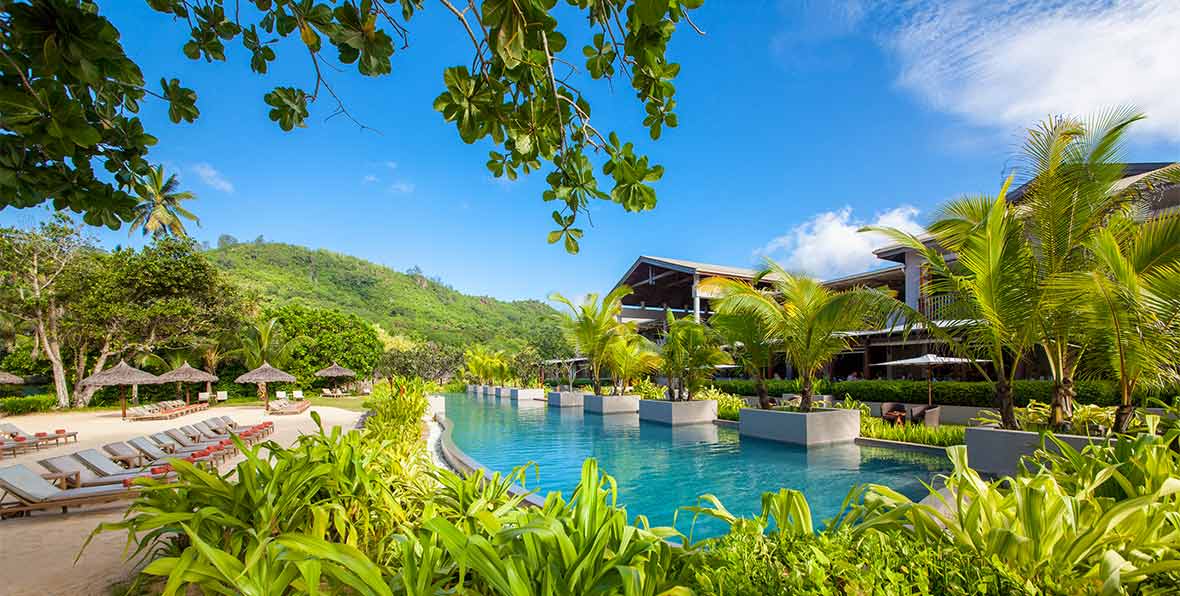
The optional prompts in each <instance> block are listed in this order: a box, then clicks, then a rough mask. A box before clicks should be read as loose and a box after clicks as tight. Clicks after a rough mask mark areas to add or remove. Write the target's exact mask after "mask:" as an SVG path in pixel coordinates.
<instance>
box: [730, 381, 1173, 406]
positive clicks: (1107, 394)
mask: <svg viewBox="0 0 1180 596" xmlns="http://www.w3.org/2000/svg"><path fill="white" fill-rule="evenodd" d="M713 384H714V385H715V386H716V387H717V388H718V389H720V390H722V391H726V392H728V393H734V394H737V395H756V394H757V393H756V392H755V390H754V382H753V381H715V382H714V383H713ZM767 385H768V386H769V389H770V395H772V396H777V395H781V394H783V393H798V392H799V391H798V382H797V381H768V382H767ZM1074 386H1075V387H1076V390H1077V402H1078V403H1080V404H1097V405H1100V406H1113V405H1117V404H1118V403H1119V393H1118V386H1117V385H1116V384H1115V383H1114V382H1113V381H1077V382H1076V383H1075V385H1074ZM1012 388H1013V394H1014V397H1015V399H1016V405H1018V406H1025V405H1028V402H1029V401H1031V400H1036V401H1039V402H1041V403H1048V402H1051V401H1052V400H1053V382H1052V381H1016V382H1015V383H1014V384H1013V387H1012ZM830 389H831V390H830V391H822V390H817V391H816V393H830V394H832V395H835V396H836V397H838V398H840V397H843V396H844V395H845V394H847V395H848V396H850V397H851V398H852V399H855V400H857V401H873V402H883V401H896V402H904V403H912V404H913V403H924V402H925V401H926V382H925V381H885V380H879V381H839V382H836V383H833V384H832V385H831V387H830ZM995 395H996V392H995V389H994V388H993V387H992V384H991V383H983V382H962V381H938V382H936V383H934V403H937V404H943V405H948V406H976V407H988V406H993V405H995ZM1156 397H1161V398H1163V399H1164V400H1165V401H1168V402H1171V401H1173V400H1174V398H1175V397H1176V393H1175V392H1174V391H1173V392H1171V394H1169V393H1168V392H1165V393H1163V394H1160V395H1157V396H1156ZM1143 399H1144V398H1143V397H1142V396H1139V397H1137V399H1136V401H1137V402H1138V403H1142V401H1143Z"/></svg>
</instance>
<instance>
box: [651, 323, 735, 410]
mask: <svg viewBox="0 0 1180 596" xmlns="http://www.w3.org/2000/svg"><path fill="white" fill-rule="evenodd" d="M666 316H667V322H668V332H667V333H666V334H665V335H664V345H663V346H662V350H661V352H662V353H661V355H662V356H663V370H664V374H665V375H666V376H667V377H668V382H669V385H670V387H669V388H670V389H671V390H670V391H669V393H668V395H669V398H670V399H672V400H676V399H685V400H691V399H692V394H693V393H695V392H696V390H697V389H699V388H700V386H701V384H703V383H704V382H705V381H706V380H708V379H710V378H712V376H713V374H714V373H715V372H717V366H718V365H722V364H733V359H732V358H730V356H729V354H726V353H725V350H722V349H721V336H720V335H719V334H718V333H717V332H716V331H715V330H713V329H711V328H710V327H708V326H706V325H703V324H701V323H698V322H697V321H695V320H694V319H693V317H683V318H680V319H677V318H675V317H674V316H672V313H671V312H670V311H669V312H668V313H666Z"/></svg>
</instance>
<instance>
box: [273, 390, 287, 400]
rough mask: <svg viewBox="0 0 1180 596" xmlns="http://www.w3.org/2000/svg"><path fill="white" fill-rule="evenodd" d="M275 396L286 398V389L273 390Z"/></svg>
mask: <svg viewBox="0 0 1180 596" xmlns="http://www.w3.org/2000/svg"><path fill="white" fill-rule="evenodd" d="M275 397H277V398H279V399H287V392H286V391H275Z"/></svg>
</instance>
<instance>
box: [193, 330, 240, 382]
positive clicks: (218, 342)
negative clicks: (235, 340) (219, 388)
mask: <svg viewBox="0 0 1180 596" xmlns="http://www.w3.org/2000/svg"><path fill="white" fill-rule="evenodd" d="M229 345H230V340H229V338H227V337H217V338H212V339H209V340H207V341H206V342H205V343H203V344H201V345H199V346H197V354H198V355H199V356H200V358H201V362H202V363H203V364H204V365H205V370H206V371H208V372H209V374H211V375H217V369H218V368H220V367H221V363H222V362H224V361H225V360H226V359H227V358H229V356H230V354H231V353H232V352H233V350H232V349H231V348H230V347H229ZM205 391H206V392H207V393H213V383H205Z"/></svg>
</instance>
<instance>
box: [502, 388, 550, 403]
mask: <svg viewBox="0 0 1180 596" xmlns="http://www.w3.org/2000/svg"><path fill="white" fill-rule="evenodd" d="M509 397H511V398H512V399H514V400H526V401H529V400H532V401H545V390H544V389H513V390H512V394H511V395H509Z"/></svg>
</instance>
